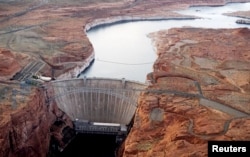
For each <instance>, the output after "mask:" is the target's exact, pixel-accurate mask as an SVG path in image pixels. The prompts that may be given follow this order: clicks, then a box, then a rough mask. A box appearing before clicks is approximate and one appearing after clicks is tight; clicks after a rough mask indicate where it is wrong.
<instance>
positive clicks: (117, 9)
mask: <svg viewBox="0 0 250 157" xmlns="http://www.w3.org/2000/svg"><path fill="white" fill-rule="evenodd" d="M228 2H229V1H227V0H221V1H218V0H214V1H211V2H209V3H207V2H206V1H203V0H197V1H194V2H192V3H190V2H188V1H187V2H186V1H183V4H179V3H180V2H178V3H176V2H175V1H173V2H171V1H155V0H146V1H140V0H139V1H126V2H120V3H94V4H91V3H90V4H86V5H85V4H84V5H78V6H76V5H73V4H71V5H70V4H69V5H66V4H63V3H59V2H58V4H56V5H54V4H53V5H52V4H49V3H48V4H42V3H41V4H39V7H34V8H35V9H31V10H29V9H28V8H29V7H30V6H32V5H35V4H32V5H31V4H29V3H27V4H25V5H22V3H18V4H16V5H13V4H15V3H14V2H13V3H12V4H8V3H3V5H1V6H0V10H3V12H1V13H0V18H1V20H0V21H5V22H2V23H1V26H0V29H1V34H0V41H1V42H0V47H1V50H0V52H1V53H0V62H1V64H0V75H1V84H0V87H1V90H0V92H1V94H2V93H4V94H2V95H1V101H0V117H1V121H0V128H1V132H0V147H1V150H0V156H1V155H2V156H11V157H15V156H18V155H20V154H22V155H23V156H27V157H33V156H34V157H38V156H41V157H44V156H46V153H47V149H48V147H49V146H48V145H49V143H50V140H51V139H52V138H53V139H54V142H55V143H57V146H59V147H61V148H63V147H64V146H65V143H63V142H62V140H63V136H64V135H63V134H62V132H63V130H65V128H72V123H71V122H70V120H69V118H68V117H67V115H65V114H64V113H63V112H62V111H60V109H58V108H57V106H56V105H55V104H52V105H51V106H48V105H47V104H46V102H45V101H44V100H45V97H46V95H45V91H44V90H41V89H36V87H34V89H36V90H34V92H32V93H33V94H30V95H27V96H25V99H24V100H27V101H24V102H23V101H22V100H23V99H22V98H23V95H17V98H18V99H17V106H14V107H13V105H15V103H13V102H12V101H10V100H12V96H13V93H12V92H13V91H15V90H18V91H19V90H20V89H19V88H20V86H19V83H20V82H18V81H15V82H16V83H17V84H10V83H8V82H9V79H10V78H12V77H13V75H14V74H15V73H16V72H17V71H19V70H20V69H22V68H23V67H25V66H26V65H27V64H28V63H30V62H32V61H34V60H42V61H43V62H44V63H45V66H44V68H43V69H41V71H39V73H41V74H42V75H43V76H52V74H51V69H54V70H55V71H56V78H57V79H68V78H75V77H77V76H78V75H79V74H80V73H81V72H82V71H84V69H86V68H87V67H88V66H89V65H90V63H91V62H92V61H93V60H94V50H93V46H92V45H91V43H90V41H89V40H88V38H87V35H86V32H87V31H88V30H90V29H91V28H93V27H98V26H102V25H107V24H113V23H117V22H122V21H131V20H132V21H137V20H159V19H173V18H174V19H182V18H195V17H183V16H181V15H178V14H175V13H173V12H172V11H173V10H176V9H182V8H186V7H188V6H192V5H194V4H193V3H195V4H197V5H199V6H200V5H212V4H215V5H222V4H226V3H228ZM230 2H231V1H230ZM232 2H249V0H242V1H241V0H233V1H232ZM68 3H70V2H68ZM23 10H26V11H25V12H24V11H23ZM18 12H20V13H22V14H18ZM15 15H19V16H15ZM30 26H32V27H30ZM24 28H25V29H24ZM210 31H211V30H202V31H201V30H198V29H197V30H186V29H183V30H182V29H177V30H172V32H173V34H175V35H176V36H178V35H183V36H185V35H188V34H190V33H191V34H192V33H194V34H195V33H197V32H198V34H201V36H202V35H204V36H202V38H199V36H198V35H197V39H196V40H197V41H204V39H205V38H206V37H209V36H210V35H211V34H213V33H214V32H215V31H214V30H212V31H211V32H210ZM221 31H222V30H221ZM223 31H224V30H223ZM79 32H81V33H79ZM209 32H210V33H211V34H209ZM225 32H227V33H225V34H223V33H222V35H221V36H220V39H223V41H224V40H225V42H222V45H216V44H215V45H214V49H213V50H211V51H212V52H218V54H220V55H216V53H215V54H211V56H212V58H209V60H206V59H204V58H203V57H204V56H203V55H204V54H202V52H208V51H209V50H207V49H206V47H207V46H204V45H202V44H203V43H201V47H199V46H197V47H198V48H197V49H195V44H194V45H192V43H185V42H186V41H185V40H184V41H182V40H183V39H181V36H178V38H175V36H171V35H169V34H166V32H161V33H158V34H157V35H156V36H157V37H156V36H154V35H153V36H152V38H154V41H153V42H154V43H155V47H156V49H157V54H158V55H159V57H158V59H157V60H156V62H155V64H154V70H155V72H157V71H160V73H154V74H153V76H154V78H156V80H154V82H155V84H153V85H152V86H149V88H156V89H157V88H159V87H163V86H167V85H168V83H167V82H169V81H170V82H171V81H172V82H173V80H171V78H167V77H166V76H165V75H164V73H161V72H162V71H163V72H168V73H169V72H170V73H171V72H177V73H175V74H178V76H179V75H188V74H194V75H195V77H196V78H199V79H200V80H203V81H204V82H205V83H206V82H209V81H211V80H220V82H219V83H221V84H219V83H218V82H217V83H218V84H216V85H212V84H211V85H210V84H207V85H202V90H204V91H205V96H207V97H209V98H211V99H212V100H215V101H220V102H221V103H225V104H228V105H231V106H233V107H236V108H237V107H238V108H240V109H243V110H244V107H242V106H246V105H247V103H249V98H248V95H247V94H248V93H249V89H250V87H249V85H248V84H247V79H248V71H246V69H244V68H242V67H246V66H248V62H249V61H245V60H243V59H242V58H238V59H239V60H240V61H239V62H238V61H237V62H236V61H235V62H226V61H224V59H226V58H227V56H226V53H224V52H221V51H220V50H221V49H222V48H221V47H223V48H224V50H225V52H226V51H227V52H235V51H236V49H235V48H233V47H229V46H228V45H227V44H228V43H231V45H235V46H236V47H242V46H243V48H242V49H241V51H242V56H244V55H245V56H244V57H245V58H249V56H248V54H245V52H246V51H247V49H248V47H247V45H245V43H244V40H243V39H242V38H247V39H248V37H249V31H248V30H244V29H242V30H240V29H239V30H233V31H232V32H230V31H225ZM220 33H221V32H220V31H219V32H216V33H214V34H213V35H211V37H213V36H216V37H217V35H218V34H220ZM164 34H165V35H166V36H168V37H169V38H165V37H164ZM229 34H230V37H232V39H235V40H236V39H238V38H239V39H242V40H239V42H237V43H235V42H234V41H233V40H229V41H226V39H227V37H228V36H229ZM244 35H245V36H244ZM188 38H190V39H192V35H191V36H189V37H188ZM215 39H216V38H215ZM192 40H195V39H192ZM211 41H213V39H211ZM178 42H180V43H181V44H183V43H182V42H184V43H185V44H186V45H187V46H186V47H187V48H188V49H191V50H193V49H195V51H193V52H194V53H195V54H193V55H190V58H192V59H193V60H192V61H190V60H189V59H188V58H185V59H184V61H181V62H179V61H177V60H176V58H175V57H176V56H175V54H172V55H171V52H170V51H169V47H171V46H173V47H175V46H176V47H178V45H179V44H178ZM204 42H207V41H204ZM176 43H177V44H176ZM214 43H221V41H220V42H218V41H214V42H213V43H208V44H207V45H212V44H214ZM223 43H224V44H223ZM237 44H238V45H237ZM197 45H198V44H197ZM225 45H226V46H225ZM193 46H194V47H193ZM203 47H205V48H203ZM244 47H245V48H246V49H244ZM6 50H7V51H8V53H6ZM164 51H165V52H170V53H169V54H170V55H169V54H165V53H164ZM211 56H208V57H211ZM213 57H215V58H213ZM234 57H235V56H234ZM236 57H237V56H236ZM177 58H178V57H177ZM179 58H182V57H181V55H180V56H179ZM171 59H172V60H171ZM231 59H232V58H231ZM174 60H175V61H176V63H182V64H183V65H184V64H187V65H192V66H191V67H190V68H191V69H192V68H194V69H195V70H197V71H195V72H194V71H192V70H191V71H190V69H186V68H183V67H182V66H183V65H180V66H174V64H172V63H171V61H174ZM3 63H4V64H3ZM167 63H171V64H167ZM189 63H190V64H189ZM191 63H192V64H191ZM208 63H213V64H212V65H210V64H208ZM215 65H218V66H215ZM234 65H236V67H237V68H238V69H237V68H236V69H234V68H233V67H235V66H234ZM6 67H9V68H7V70H6ZM206 67H213V68H215V69H216V68H217V69H218V70H217V71H213V70H211V69H210V71H209V72H208V74H206V73H205V72H204V71H205V70H206ZM2 69H3V70H2ZM204 69H205V70H204ZM228 69H229V70H230V69H231V71H227V70H228ZM232 69H233V70H232ZM233 74H234V75H233ZM238 76H242V77H238ZM206 77H207V78H209V79H210V78H213V79H211V80H206ZM214 78H216V79H214ZM172 79H174V80H175V81H177V84H175V85H176V86H175V87H174V88H177V89H179V88H180V89H181V90H183V89H184V90H187V89H188V88H185V87H186V86H182V85H183V84H181V83H180V82H184V83H187V84H188V85H190V87H192V84H190V81H187V80H185V79H184V80H183V79H181V78H179V77H173V78H172ZM221 80H222V81H221ZM178 82H179V83H178ZM244 92H245V93H244ZM229 98H230V99H229ZM241 100H243V101H241ZM186 104H187V105H186ZM154 108H159V111H162V110H163V111H164V113H165V114H163V117H162V118H163V119H164V120H160V121H159V120H158V119H156V120H155V119H149V118H148V117H150V113H151V111H152V110H153V109H154ZM249 110H250V108H249ZM249 110H247V112H249ZM197 113H198V116H197ZM162 118H160V119H162ZM230 118H232V117H231V116H230V115H227V114H225V113H221V112H218V111H214V110H213V109H207V108H202V107H200V106H199V101H198V100H197V99H191V98H181V97H176V96H174V95H172V96H171V95H170V96H166V95H147V94H146V95H143V96H142V97H141V98H140V107H139V109H138V112H137V113H136V118H135V125H134V127H133V128H132V132H131V134H130V135H129V138H128V139H127V140H126V142H125V143H124V147H123V148H121V152H120V154H121V156H124V157H125V156H131V157H132V156H166V155H167V156H176V153H177V154H178V155H185V154H186V155H189V156H192V155H193V156H195V155H196V156H204V155H205V154H206V139H203V138H200V137H199V136H193V135H190V132H188V128H187V127H188V126H191V125H190V124H192V128H193V132H195V134H196V135H199V134H201V135H205V137H207V134H208V136H209V135H210V134H212V135H214V134H216V135H219V136H213V137H212V138H210V136H209V138H210V139H216V140H218V139H219V140H225V139H226V140H244V139H250V137H249V134H248V132H247V131H248V129H249V119H244V118H243V119H236V120H231V121H230V125H229V128H228V131H227V133H226V134H223V135H222V134H221V130H223V126H224V125H223V124H224V122H227V121H228V120H229V119H230ZM59 124H60V125H59ZM212 124H214V125H212ZM51 129H52V130H53V131H51ZM66 130H67V129H66ZM32 132H33V133H32ZM236 132H237V134H235V133H236ZM69 133H70V131H69ZM14 136H18V138H17V139H15V138H14ZM40 137H44V138H43V139H40ZM66 141H67V140H66ZM55 143H54V144H55ZM54 146H55V145H53V146H52V147H54ZM194 148H195V149H198V150H199V151H198V152H197V151H195V150H194ZM177 150H178V151H177ZM171 153H172V154H171ZM178 155H177V156H178Z"/></svg>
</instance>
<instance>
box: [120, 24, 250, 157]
mask: <svg viewBox="0 0 250 157" xmlns="http://www.w3.org/2000/svg"><path fill="white" fill-rule="evenodd" d="M150 36H151V37H152V38H153V40H154V43H155V46H156V47H157V53H158V55H159V57H158V59H157V61H156V62H155V64H154V72H153V73H152V74H151V75H149V76H148V78H149V79H151V82H152V85H151V86H149V89H159V90H162V91H163V92H161V93H144V94H142V96H141V98H140V101H139V104H140V107H139V108H138V112H137V114H136V116H135V124H134V126H133V128H132V130H131V132H130V134H129V137H128V138H127V139H126V142H125V144H124V145H125V146H124V147H125V148H124V153H123V156H125V157H132V156H159V157H160V156H161V157H164V156H173V157H174V156H207V141H208V140H247V141H248V140H250V134H249V133H250V130H249V129H250V117H249V113H250V106H249V104H250V91H249V85H250V84H249V83H250V82H249V81H250V70H249V67H250V56H249V46H248V44H247V42H248V40H249V38H250V30H249V29H246V28H242V29H219V30H215V29H197V28H181V29H170V30H168V31H159V32H156V33H153V34H151V35H150ZM197 84H199V85H200V89H201V91H202V92H201V93H200V94H202V96H201V95H200V96H197V97H192V95H188V94H199V87H198V86H196V85H197ZM166 89H168V90H172V91H177V92H176V93H174V92H172V93H166V92H164V90H166ZM178 92H183V93H186V95H183V93H182V95H179V93H178ZM204 97H205V98H207V99H209V100H214V101H216V102H219V103H221V104H223V105H225V106H231V107H233V108H236V109H237V110H241V111H243V112H245V113H248V116H245V117H241V116H240V115H237V114H235V115H232V114H228V112H227V110H216V109H214V108H213V107H204V106H203V98H204ZM243 100H244V101H243ZM210 105H211V104H210Z"/></svg>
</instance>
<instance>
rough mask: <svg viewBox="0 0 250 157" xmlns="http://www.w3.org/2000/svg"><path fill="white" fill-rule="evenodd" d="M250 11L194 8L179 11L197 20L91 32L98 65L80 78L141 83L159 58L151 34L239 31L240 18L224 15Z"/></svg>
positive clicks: (237, 6)
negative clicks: (178, 30) (189, 30)
mask: <svg viewBox="0 0 250 157" xmlns="http://www.w3.org/2000/svg"><path fill="white" fill-rule="evenodd" d="M247 10H250V3H230V4H228V5H226V6H220V7H191V8H189V9H187V10H183V11H178V12H179V13H181V14H186V15H195V16H199V17H200V19H195V20H162V21H139V22H127V23H120V24H114V25H109V26H103V27H98V28H94V29H91V30H90V31H89V32H88V33H87V35H88V37H89V39H90V41H91V42H92V44H93V46H94V50H95V53H96V57H95V62H94V63H93V64H92V66H91V67H90V68H88V70H86V71H85V72H84V73H82V74H81V76H80V77H83V76H87V77H109V78H126V79H128V80H135V81H140V82H145V81H146V75H147V74H148V73H149V72H152V70H153V67H152V65H153V62H154V61H155V60H156V58H157V56H156V53H155V50H154V47H153V45H152V43H151V39H150V38H148V37H147V34H149V33H150V32H155V31H158V30H162V29H169V28H173V27H178V28H179V27H185V26H190V27H202V28H237V27H250V26H249V25H239V24H236V23H235V21H236V20H237V19H238V18H235V17H229V16H224V15H222V14H223V13H231V12H235V11H247Z"/></svg>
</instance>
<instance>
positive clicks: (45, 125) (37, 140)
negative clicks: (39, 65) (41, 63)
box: [0, 85, 73, 157]
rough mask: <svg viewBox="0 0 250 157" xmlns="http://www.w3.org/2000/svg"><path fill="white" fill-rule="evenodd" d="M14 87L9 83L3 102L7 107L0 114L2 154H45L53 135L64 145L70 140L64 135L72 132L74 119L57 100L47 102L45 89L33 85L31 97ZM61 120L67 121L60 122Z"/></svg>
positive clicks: (36, 156)
mask: <svg viewBox="0 0 250 157" xmlns="http://www.w3.org/2000/svg"><path fill="white" fill-rule="evenodd" d="M1 87H4V86H2V85H1ZM1 89H3V88H1ZM15 89H17V88H15ZM10 90H11V89H10V87H8V90H6V91H5V96H4V97H3V98H1V99H2V101H1V104H0V106H1V108H0V111H4V112H1V115H0V116H1V120H0V130H1V134H0V148H1V150H0V156H1V157H6V156H9V157H16V156H20V157H21V156H22V157H23V156H25V157H45V156H46V155H47V154H48V148H49V145H50V142H51V139H53V140H54V146H57V147H58V148H64V146H65V144H67V142H68V141H69V139H65V137H64V135H66V134H67V133H71V130H70V128H72V123H71V121H70V120H69V118H68V117H67V116H66V115H65V114H64V113H63V112H61V111H60V110H59V109H58V108H57V106H56V105H55V104H53V103H50V104H48V103H46V102H45V100H46V98H45V96H44V91H43V90H41V89H37V88H32V87H31V88H30V95H29V97H27V96H25V95H22V94H20V93H17V94H16V95H13V94H11V91H10ZM20 92H21V91H20ZM26 92H27V91H26ZM14 97H15V101H11V99H14ZM8 100H9V101H8ZM60 121H62V122H63V123H62V124H61V125H57V124H58V123H59V122H60ZM65 128H66V130H65ZM67 128H68V129H67ZM63 130H64V132H63ZM71 135H73V134H71Z"/></svg>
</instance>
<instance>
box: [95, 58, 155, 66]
mask: <svg viewBox="0 0 250 157" xmlns="http://www.w3.org/2000/svg"><path fill="white" fill-rule="evenodd" d="M96 60H97V61H99V62H106V63H112V64H123V65H144V64H153V63H154V62H145V63H124V62H114V61H107V60H101V59H96Z"/></svg>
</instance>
